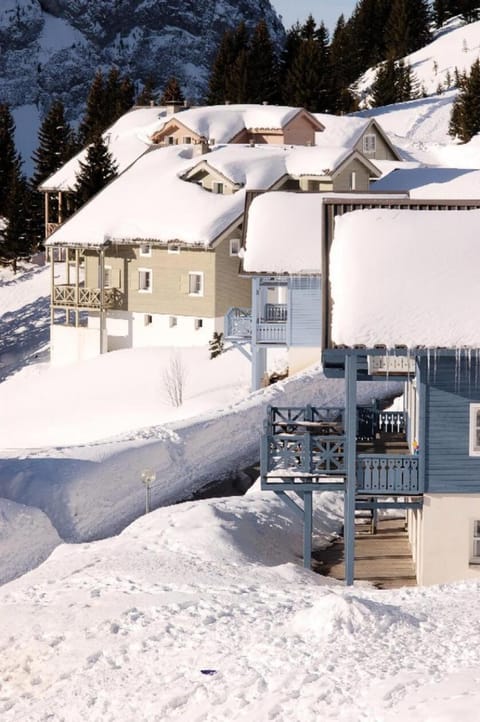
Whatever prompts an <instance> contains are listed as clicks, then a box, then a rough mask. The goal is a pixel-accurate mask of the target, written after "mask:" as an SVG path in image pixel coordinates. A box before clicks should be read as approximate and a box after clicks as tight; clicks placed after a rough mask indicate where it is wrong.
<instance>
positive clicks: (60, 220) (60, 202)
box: [57, 191, 63, 223]
mask: <svg viewBox="0 0 480 722" xmlns="http://www.w3.org/2000/svg"><path fill="white" fill-rule="evenodd" d="M57 198H58V218H57V222H58V223H63V213H62V191H58V196H57Z"/></svg>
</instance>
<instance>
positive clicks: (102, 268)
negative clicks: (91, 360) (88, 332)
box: [98, 248, 105, 354]
mask: <svg viewBox="0 0 480 722" xmlns="http://www.w3.org/2000/svg"><path fill="white" fill-rule="evenodd" d="M98 256H99V257H98V260H99V272H100V273H99V276H100V312H99V316H100V318H99V321H100V353H101V354H102V353H103V340H104V336H105V329H104V322H105V310H104V309H105V298H104V295H105V251H104V249H103V248H101V249H100V251H99V254H98Z"/></svg>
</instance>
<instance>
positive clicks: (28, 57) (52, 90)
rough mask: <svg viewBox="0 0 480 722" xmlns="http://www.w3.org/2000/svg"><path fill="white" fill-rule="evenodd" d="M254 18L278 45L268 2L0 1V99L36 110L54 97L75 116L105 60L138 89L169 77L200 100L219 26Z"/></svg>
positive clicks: (277, 24)
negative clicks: (147, 81)
mask: <svg viewBox="0 0 480 722" xmlns="http://www.w3.org/2000/svg"><path fill="white" fill-rule="evenodd" d="M261 18H265V19H266V21H267V24H268V26H269V30H270V33H271V35H272V38H273V39H274V40H275V41H276V42H277V43H280V42H281V40H282V38H283V36H284V29H283V26H282V24H281V21H280V19H279V18H278V16H277V14H276V13H275V11H274V10H273V8H272V6H271V4H270V1H269V0H1V3H0V102H7V103H8V104H9V105H10V106H11V107H12V108H18V107H19V106H24V105H36V106H37V107H38V108H39V110H40V114H42V113H43V112H44V111H45V109H46V108H48V107H49V106H50V104H51V100H52V96H53V95H56V96H57V97H60V98H61V99H62V100H63V102H64V104H65V106H66V108H67V110H68V115H69V117H70V118H75V117H78V115H79V114H80V113H81V110H82V106H83V103H84V101H85V98H86V94H87V91H88V88H89V85H90V83H91V80H92V78H93V75H94V73H95V71H96V70H97V68H104V69H105V70H107V69H108V68H110V67H111V66H112V65H117V66H118V67H119V68H120V70H121V72H122V73H125V74H128V75H129V76H130V77H131V78H132V79H133V80H134V81H135V82H136V83H137V84H138V86H139V87H141V85H142V83H143V81H144V80H145V79H146V78H147V77H148V76H149V75H152V76H153V77H154V79H155V81H156V83H157V87H158V88H159V89H162V88H163V86H164V84H165V82H166V80H167V79H168V78H169V77H170V76H171V75H176V77H177V78H178V79H179V81H180V84H181V86H182V90H183V92H184V95H185V96H186V97H187V98H189V99H192V100H199V99H201V98H202V97H203V95H204V93H205V92H206V88H207V83H208V75H209V71H210V66H211V63H212V59H213V57H214V55H215V52H216V49H217V46H218V43H219V41H220V39H221V37H222V35H223V33H224V31H225V30H226V29H227V28H234V27H235V26H236V25H238V23H239V22H240V21H242V20H243V21H245V23H246V24H247V26H248V27H251V28H252V27H254V26H255V25H256V24H257V23H258V21H259V20H260V19H261Z"/></svg>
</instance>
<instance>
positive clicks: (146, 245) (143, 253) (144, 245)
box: [139, 243, 152, 258]
mask: <svg viewBox="0 0 480 722" xmlns="http://www.w3.org/2000/svg"><path fill="white" fill-rule="evenodd" d="M145 249H146V250H145ZM139 255H140V256H142V257H143V258H150V257H151V255H152V247H151V245H150V244H149V243H141V244H140V251H139Z"/></svg>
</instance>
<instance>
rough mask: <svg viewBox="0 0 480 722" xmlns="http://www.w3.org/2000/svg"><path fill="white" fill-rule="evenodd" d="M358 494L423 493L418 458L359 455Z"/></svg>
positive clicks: (406, 494)
mask: <svg viewBox="0 0 480 722" xmlns="http://www.w3.org/2000/svg"><path fill="white" fill-rule="evenodd" d="M357 493H360V494H392V495H396V494H401V495H402V496H403V495H405V496H408V495H411V494H421V493H423V485H422V484H421V483H420V478H419V473H418V456H396V455H393V454H392V455H388V454H359V455H358V457H357Z"/></svg>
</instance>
